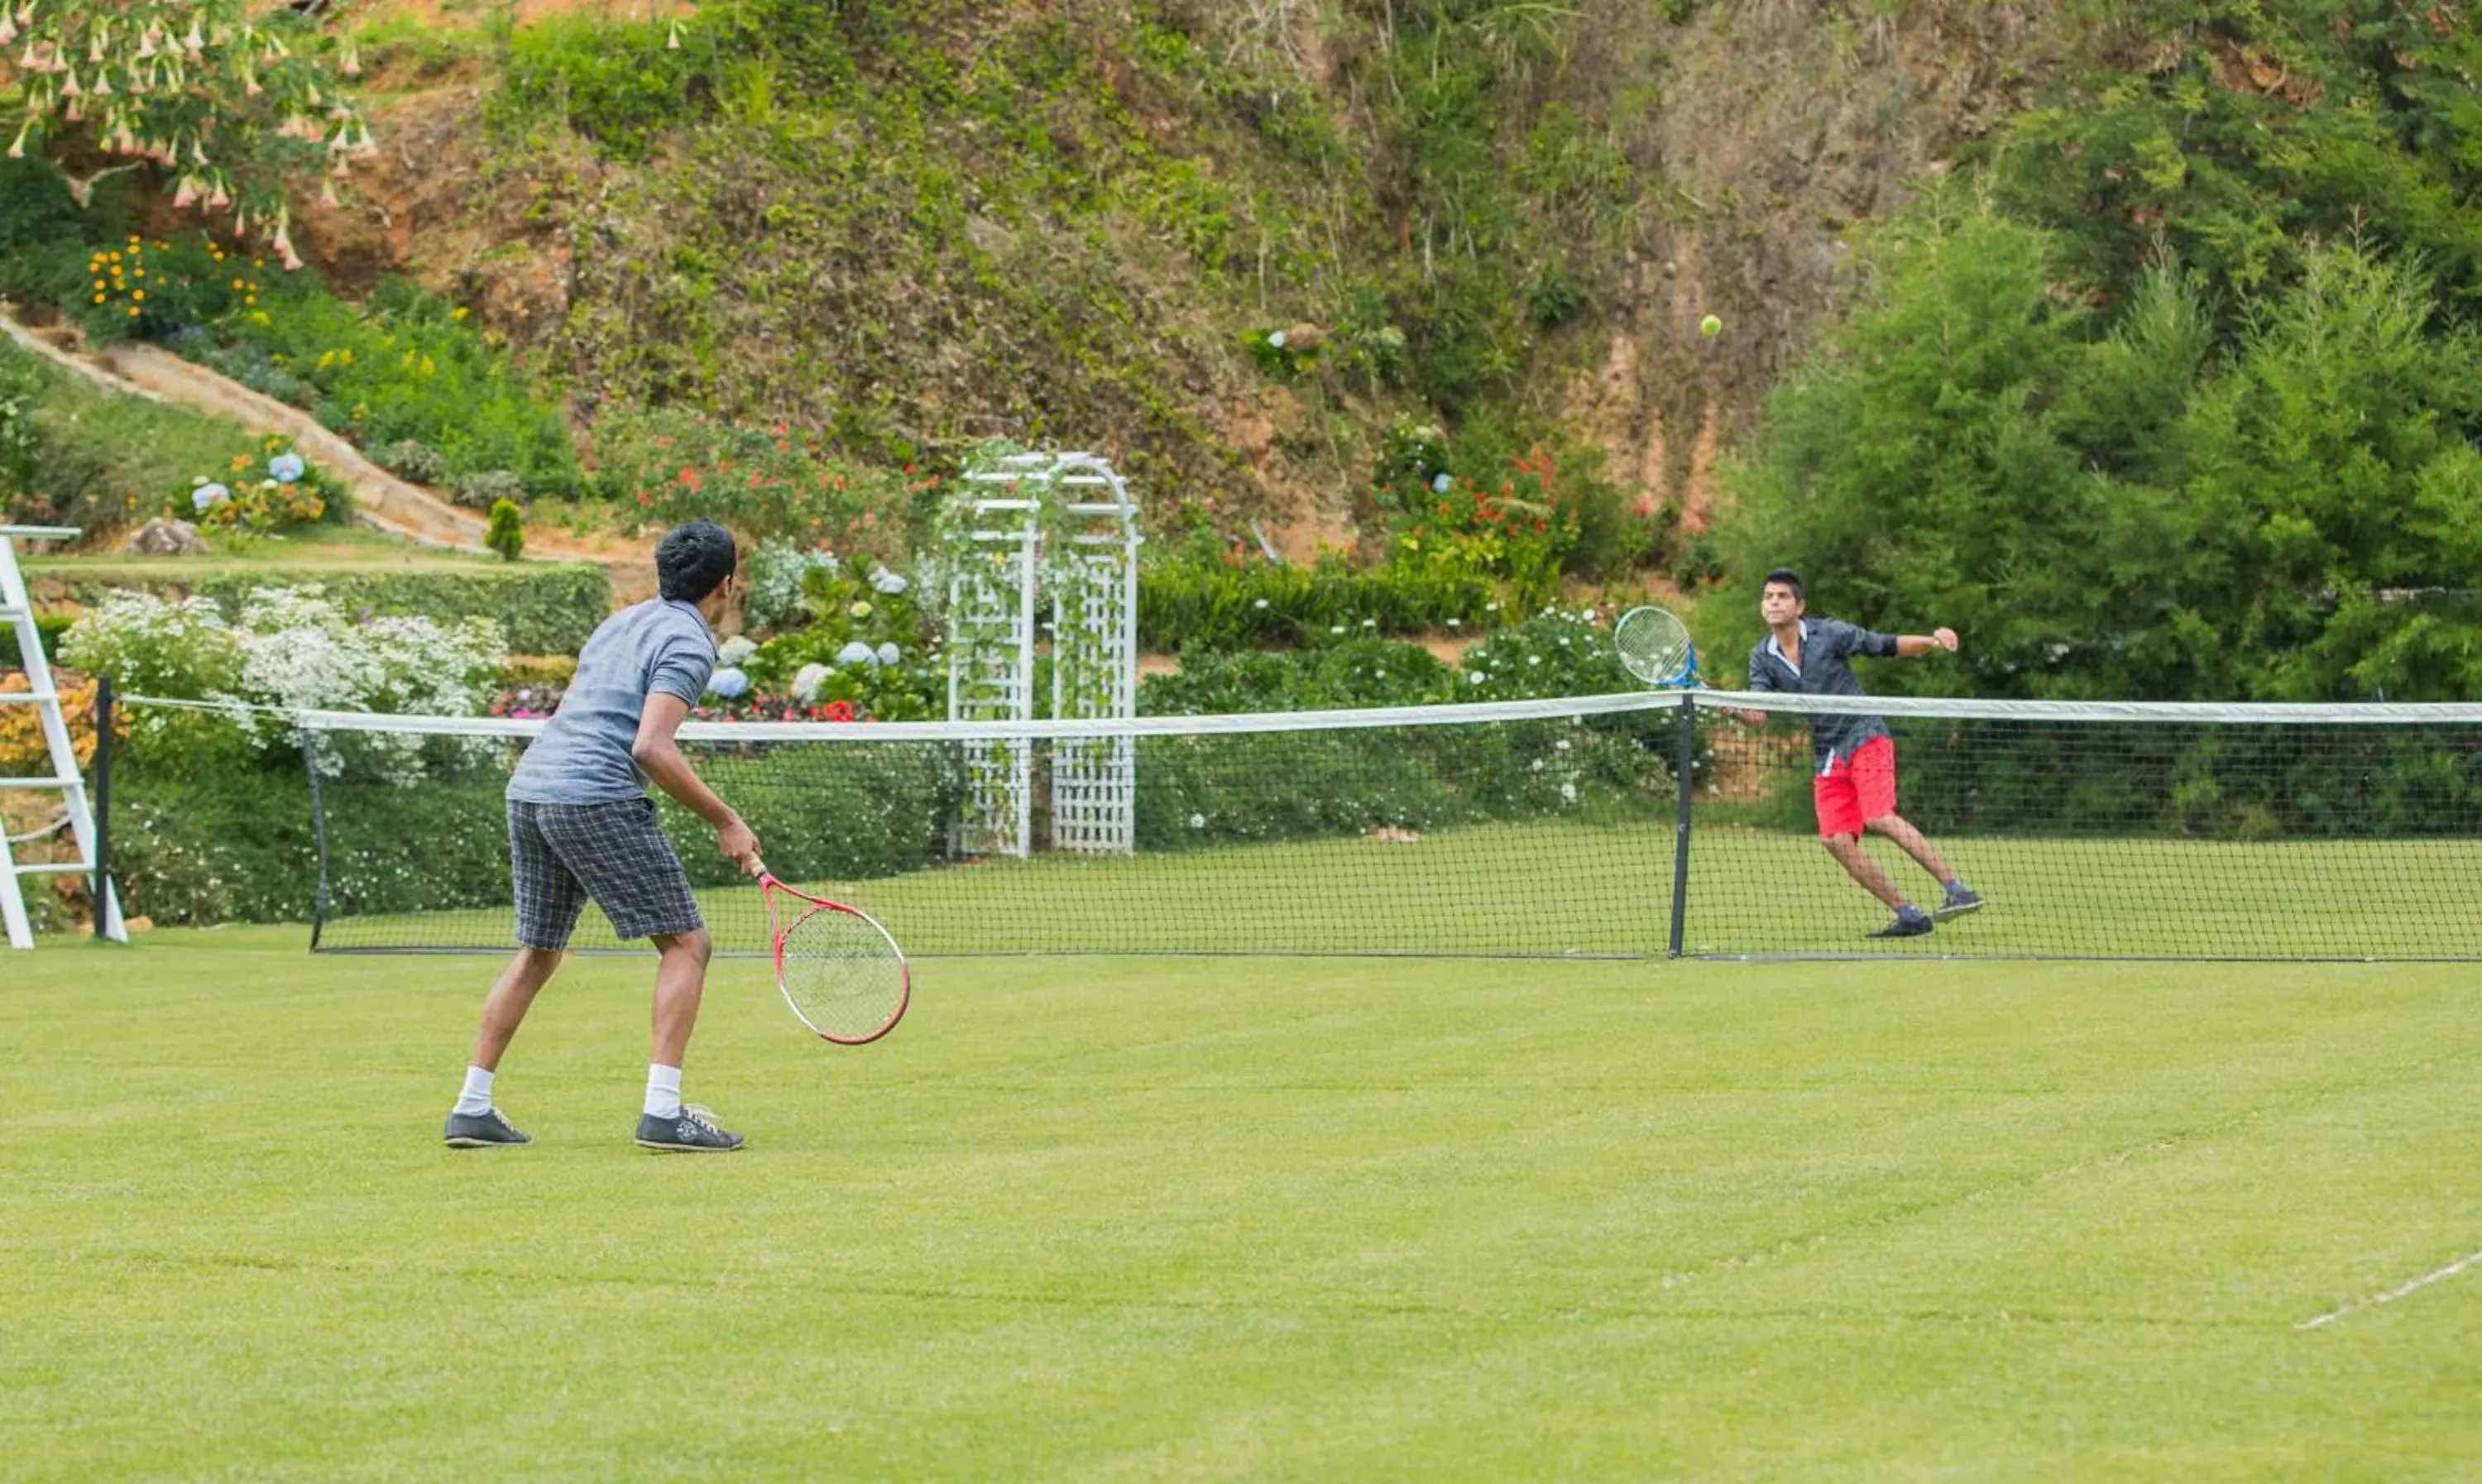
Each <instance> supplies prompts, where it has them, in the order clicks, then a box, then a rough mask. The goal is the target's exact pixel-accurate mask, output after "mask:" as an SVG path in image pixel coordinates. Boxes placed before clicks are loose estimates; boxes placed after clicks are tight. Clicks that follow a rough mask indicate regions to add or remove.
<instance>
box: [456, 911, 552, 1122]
mask: <svg viewBox="0 0 2482 1484" xmlns="http://www.w3.org/2000/svg"><path fill="white" fill-rule="evenodd" d="M559 967H560V954H559V952H558V951H557V950H554V949H550V948H519V949H518V950H517V952H516V956H515V958H512V959H511V960H509V967H506V968H504V969H501V970H500V977H499V978H498V979H497V980H496V981H494V982H493V983H492V985H491V993H490V994H489V995H488V996H487V997H486V998H485V999H484V1001H483V1024H482V1028H481V1029H480V1030H477V1031H476V1032H475V1033H474V1059H473V1060H472V1061H471V1062H470V1063H468V1064H467V1065H466V1068H465V1086H464V1088H463V1089H462V1091H460V1092H459V1093H458V1095H457V1106H456V1107H455V1108H453V1109H451V1110H450V1112H449V1114H448V1127H447V1131H446V1133H445V1135H444V1137H445V1139H446V1142H447V1144H448V1147H449V1148H450V1149H490V1148H494V1147H499V1146H506V1145H516V1144H531V1143H533V1142H534V1141H533V1140H532V1139H529V1138H527V1137H526V1136H525V1135H524V1134H522V1133H520V1132H518V1131H517V1130H516V1128H515V1127H514V1126H511V1124H510V1123H509V1121H508V1120H507V1119H506V1118H504V1117H502V1116H501V1114H500V1110H499V1109H498V1108H496V1107H494V1106H492V1104H491V1080H492V1078H493V1076H495V1075H496V1074H497V1073H498V1072H499V1070H500V1057H501V1056H502V1055H503V1054H504V1053H505V1052H507V1050H508V1049H509V1042H510V1041H511V1040H512V1039H514V1038H515V1036H516V1034H517V1027H518V1026H519V1025H521V1024H524V1023H525V1019H526V1012H527V1011H528V1010H529V1009H531V1008H533V1006H534V1002H535V995H537V994H541V991H542V987H543V986H544V985H545V984H547V983H549V982H550V981H551V976H552V971H553V970H555V969H557V968H559Z"/></svg>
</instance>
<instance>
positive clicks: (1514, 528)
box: [1379, 448, 1577, 609]
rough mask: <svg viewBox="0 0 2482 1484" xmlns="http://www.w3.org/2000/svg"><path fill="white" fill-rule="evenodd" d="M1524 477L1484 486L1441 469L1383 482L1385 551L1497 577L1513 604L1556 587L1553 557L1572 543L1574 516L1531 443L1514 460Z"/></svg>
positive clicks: (1532, 600) (1554, 472)
mask: <svg viewBox="0 0 2482 1484" xmlns="http://www.w3.org/2000/svg"><path fill="white" fill-rule="evenodd" d="M1516 466H1517V472H1518V475H1519V476H1521V477H1522V478H1523V479H1524V480H1525V483H1524V484H1523V485H1522V486H1520V485H1519V484H1518V480H1517V479H1515V478H1511V479H1503V480H1501V481H1500V482H1499V486H1498V488H1497V489H1496V490H1488V489H1485V488H1484V487H1482V486H1480V485H1477V484H1476V483H1475V482H1474V481H1473V480H1472V479H1470V478H1467V477H1465V476H1463V475H1454V474H1450V473H1447V472H1445V471H1444V470H1442V471H1439V472H1435V473H1433V474H1431V476H1430V477H1429V478H1428V479H1427V480H1426V481H1423V482H1420V483H1413V484H1400V485H1395V486H1388V487H1383V488H1382V489H1381V490H1380V491H1379V494H1380V498H1381V502H1382V504H1383V505H1384V506H1385V507H1386V508H1387V509H1388V510H1389V512H1390V519H1389V524H1388V557H1389V559H1390V560H1391V561H1406V562H1418V563H1421V564H1425V565H1428V566H1432V567H1436V568H1442V569H1445V570H1450V571H1465V572H1476V573H1481V574H1484V575H1488V576H1493V577H1500V578H1505V579H1506V580H1507V582H1508V584H1509V587H1510V590H1511V591H1510V596H1511V597H1512V599H1513V600H1514V601H1515V602H1516V603H1517V605H1518V608H1519V609H1532V608H1536V607H1539V606H1541V605H1542V604H1544V603H1545V602H1548V601H1549V600H1550V599H1551V598H1552V597H1554V596H1557V594H1558V592H1559V581H1560V570H1561V563H1562V561H1563V559H1564V558H1566V557H1567V555H1568V554H1569V553H1570V551H1571V550H1572V549H1573V548H1574V547H1575V545H1576V542H1577V517H1576V514H1575V512H1574V511H1572V510H1569V509H1565V508H1563V506H1562V505H1561V504H1560V502H1559V500H1558V497H1557V482H1558V473H1559V470H1558V467H1557V465H1556V464H1554V463H1553V462H1552V459H1551V456H1550V455H1549V454H1547V453H1545V452H1544V451H1543V450H1542V449H1539V448H1538V449H1534V450H1532V451H1531V452H1529V453H1527V454H1525V455H1523V456H1521V457H1519V458H1518V460H1517V461H1516Z"/></svg>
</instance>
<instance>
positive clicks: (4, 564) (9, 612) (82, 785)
mask: <svg viewBox="0 0 2482 1484" xmlns="http://www.w3.org/2000/svg"><path fill="white" fill-rule="evenodd" d="M80 534H81V533H80V532H79V531H77V530H76V529H74V528H72V527H68V526H52V525H0V623H7V624H10V625H12V626H13V627H14V628H15V630H16V633H17V655H18V658H19V659H20V660H21V661H22V662H23V663H24V665H25V669H26V689H25V690H23V691H13V692H5V693H0V705H10V704H15V705H31V706H33V707H34V708H35V714H36V716H37V717H38V718H39V719H40V723H41V726H42V729H43V743H44V747H45V750H46V751H47V752H48V753H49V754H50V755H51V761H52V771H51V775H50V776H49V777H46V778H0V792H9V791H33V790H42V791H45V792H49V791H54V790H57V791H58V792H59V793H60V795H61V805H62V809H61V817H60V818H59V819H58V820H56V821H54V822H53V824H52V825H51V826H50V828H48V829H44V830H39V831H36V832H34V833H33V834H31V835H8V834H7V830H6V827H5V826H0V919H5V921H6V923H7V926H8V930H9V946H10V947H12V948H32V947H33V946H35V927H34V921H33V918H32V916H31V914H29V913H28V912H27V910H26V891H25V888H24V886H23V885H22V882H23V880H24V878H26V877H29V876H58V875H63V874H66V873H68V872H72V871H75V872H83V873H85V874H88V875H92V874H93V871H94V812H93V810H92V809H91V808H88V807H87V798H86V779H85V778H84V777H83V776H82V775H81V774H80V773H79V772H78V761H77V749H76V747H75V746H73V745H72V744H71V743H70V741H69V728H68V721H67V719H66V717H64V716H63V715H62V714H61V696H60V691H59V689H58V687H57V686H56V685H55V684H54V682H53V679H52V667H51V665H50V663H49V662H48V661H46V660H45V659H44V657H43V636H42V632H41V630H40V629H38V628H37V627H36V626H35V602H34V598H33V597H32V596H30V595H29V594H28V593H27V591H26V579H25V578H24V577H23V576H22V575H20V574H19V572H18V570H17V544H16V543H18V542H19V541H74V540H75V539H76V538H77V537H78V536H79V535H80ZM63 826H66V827H67V828H68V830H69V833H70V835H71V837H72V838H74V839H75V840H76V841H77V850H78V858H77V860H76V861H29V862H27V863H25V864H22V865H21V864H19V863H18V861H17V846H18V845H20V844H22V843H25V842H26V841H28V840H32V839H40V838H45V837H47V836H49V835H54V834H56V833H58V832H59V831H60V829H61V828H62V827H63ZM99 910H100V911H101V912H102V913H103V914H104V932H105V934H106V935H107V936H108V937H110V938H111V939H112V940H113V941H116V942H126V941H129V934H128V931H127V929H125V928H124V927H123V926H122V925H121V921H120V901H119V893H118V892H116V891H115V890H113V889H112V887H111V885H110V883H106V884H105V887H104V891H103V901H102V903H101V905H100V908H99Z"/></svg>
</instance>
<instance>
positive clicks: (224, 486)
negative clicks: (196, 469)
mask: <svg viewBox="0 0 2482 1484" xmlns="http://www.w3.org/2000/svg"><path fill="white" fill-rule="evenodd" d="M261 461H264V462H261ZM351 505H352V497H351V495H350V494H349V493H348V492H347V490H346V489H345V487H344V484H343V482H342V481H340V480H338V479H336V478H335V476H333V475H331V474H330V473H328V471H326V470H325V469H322V468H320V467H318V466H317V465H315V464H311V463H310V462H309V461H308V460H306V459H304V458H303V457H302V456H301V455H300V454H299V453H296V452H294V450H293V442H292V440H291V439H290V438H286V437H280V436H277V435H270V436H269V437H265V438H263V439H261V440H260V443H259V447H258V451H257V453H256V455H255V456H253V455H251V454H235V455H233V456H232V458H231V459H230V460H228V461H227V462H226V466H225V467H224V468H223V469H220V470H218V471H217V477H215V478H212V479H211V478H209V477H208V476H206V475H204V474H194V475H192V476H191V477H190V488H189V489H188V490H183V491H182V492H181V493H180V494H179V495H177V496H175V497H174V498H173V499H172V500H171V501H169V502H167V507H166V508H167V512H168V513H169V514H171V515H173V516H177V517H181V518H183V519H187V520H195V521H197V522H198V524H199V525H201V526H205V527H208V528H210V529H222V530H227V531H240V532H244V533H247V534H251V535H265V534H268V533H271V532H275V531H282V530H289V529H291V528H292V527H295V526H302V525H311V524H315V523H317V522H319V521H323V520H334V519H338V518H340V517H342V516H343V515H344V513H345V512H346V511H347V510H349V509H350V508H351Z"/></svg>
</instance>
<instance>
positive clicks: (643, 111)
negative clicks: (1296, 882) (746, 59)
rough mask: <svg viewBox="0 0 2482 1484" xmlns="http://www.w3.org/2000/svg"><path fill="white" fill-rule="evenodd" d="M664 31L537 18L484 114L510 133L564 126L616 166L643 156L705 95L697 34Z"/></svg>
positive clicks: (707, 84)
mask: <svg viewBox="0 0 2482 1484" xmlns="http://www.w3.org/2000/svg"><path fill="white" fill-rule="evenodd" d="M808 23H809V24H821V23H822V22H819V21H816V20H812V21H810V22H808ZM672 36H673V27H672V26H671V25H670V24H669V23H666V22H660V21H622V22H606V21H595V20H593V19H589V18H586V17H582V16H548V17H545V18H543V19H541V20H539V21H537V22H535V23H534V24H532V25H530V26H527V27H525V28H524V29H523V30H520V31H517V32H515V33H514V34H513V35H512V36H511V37H510V39H509V50H508V56H507V58H506V60H505V61H504V62H503V63H502V64H501V68H500V86H499V89H498V91H497V92H495V93H493V94H492V95H491V97H490V100H489V102H488V106H487V108H486V111H485V117H486V119H488V121H489V122H490V123H492V124H493V125H494V126H495V127H497V128H499V129H501V130H502V131H504V132H508V133H512V134H522V133H523V132H525V131H526V130H529V129H532V128H535V127H539V126H540V125H541V124H543V123H546V122H549V123H558V124H563V125H566V126H567V127H568V128H569V129H571V130H573V131H575V132H576V133H578V134H581V135H583V136H585V137H586V138H588V139H591V140H593V141H594V142H595V144H597V145H598V146H601V147H602V149H603V152H604V153H606V154H608V155H610V156H611V157H613V158H614V159H616V160H626V161H640V160H644V159H646V158H647V154H648V153H650V152H651V151H652V150H653V148H654V145H655V140H656V137H657V136H658V135H660V134H662V133H663V132H664V131H666V130H667V129H671V128H673V127H674V126H676V125H678V124H680V123H683V122H686V121H688V120H689V119H692V118H695V117H697V116H699V115H700V114H702V113H703V112H704V111H705V110H704V108H703V106H702V104H703V100H705V99H707V98H709V97H711V95H712V93H713V92H714V76H713V70H712V59H713V56H714V48H713V46H712V45H711V44H709V43H707V42H706V40H705V39H704V38H703V37H700V38H699V41H698V44H697V45H695V46H690V47H678V48H676V47H673V46H670V45H668V42H669V41H670V40H671V39H672Z"/></svg>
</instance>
